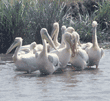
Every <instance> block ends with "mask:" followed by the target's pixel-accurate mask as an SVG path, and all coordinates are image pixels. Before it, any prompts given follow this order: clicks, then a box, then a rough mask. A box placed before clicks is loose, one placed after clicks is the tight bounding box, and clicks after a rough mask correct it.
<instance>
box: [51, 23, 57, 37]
mask: <svg viewBox="0 0 110 101" xmlns="http://www.w3.org/2000/svg"><path fill="white" fill-rule="evenodd" d="M58 32H59V23H58V22H55V23H54V24H53V30H52V33H51V38H52V39H53V37H54V35H55V34H56V33H57V34H58Z"/></svg>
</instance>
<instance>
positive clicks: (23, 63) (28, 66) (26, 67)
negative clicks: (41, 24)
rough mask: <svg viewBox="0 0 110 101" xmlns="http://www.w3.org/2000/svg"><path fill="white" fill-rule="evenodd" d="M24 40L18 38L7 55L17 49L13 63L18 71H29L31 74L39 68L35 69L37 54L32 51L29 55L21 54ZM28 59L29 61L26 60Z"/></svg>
mask: <svg viewBox="0 0 110 101" xmlns="http://www.w3.org/2000/svg"><path fill="white" fill-rule="evenodd" d="M22 41H23V39H22V38H21V37H16V38H15V40H14V42H13V43H12V45H11V46H10V47H9V49H8V50H7V52H6V54H8V53H9V52H11V51H12V49H14V48H15V47H17V48H16V50H15V53H14V56H13V61H14V63H15V65H16V67H17V70H18V71H27V72H28V73H31V72H33V71H35V70H37V68H35V66H34V65H36V64H35V62H36V61H35V54H33V53H32V50H30V52H29V53H27V54H19V49H20V47H21V46H22ZM33 48H34V47H33ZM26 59H27V60H26Z"/></svg>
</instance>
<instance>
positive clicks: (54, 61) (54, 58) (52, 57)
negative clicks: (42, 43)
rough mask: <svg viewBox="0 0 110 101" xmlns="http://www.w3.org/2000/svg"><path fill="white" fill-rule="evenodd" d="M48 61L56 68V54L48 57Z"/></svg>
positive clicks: (57, 60)
mask: <svg viewBox="0 0 110 101" xmlns="http://www.w3.org/2000/svg"><path fill="white" fill-rule="evenodd" d="M48 60H49V61H50V62H51V63H52V64H53V65H54V66H55V67H56V66H58V64H59V58H58V56H57V55H56V54H52V55H48Z"/></svg>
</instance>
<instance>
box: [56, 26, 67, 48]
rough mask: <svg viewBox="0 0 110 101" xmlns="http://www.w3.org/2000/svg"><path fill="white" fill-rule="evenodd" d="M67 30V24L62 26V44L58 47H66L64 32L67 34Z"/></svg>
mask: <svg viewBox="0 0 110 101" xmlns="http://www.w3.org/2000/svg"><path fill="white" fill-rule="evenodd" d="M65 31H66V26H65V25H63V26H62V27H61V33H62V38H61V44H60V45H59V46H58V49H60V48H63V47H65V42H64V34H65Z"/></svg>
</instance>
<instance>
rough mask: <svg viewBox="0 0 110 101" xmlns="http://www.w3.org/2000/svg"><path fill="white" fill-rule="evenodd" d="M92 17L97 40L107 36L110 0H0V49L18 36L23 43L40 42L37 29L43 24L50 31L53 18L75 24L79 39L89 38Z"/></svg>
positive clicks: (63, 23)
mask: <svg viewBox="0 0 110 101" xmlns="http://www.w3.org/2000/svg"><path fill="white" fill-rule="evenodd" d="M93 20H96V21H97V22H98V24H99V25H98V40H99V42H103V41H105V40H109V35H110V1H109V0H74V1H73V0H68V1H67V0H6V1H3V0H1V1H0V43H1V47H0V48H1V49H0V50H1V51H0V53H4V52H6V50H7V48H8V47H9V46H10V44H11V43H12V42H13V40H14V38H15V37H17V36H20V37H22V38H23V39H24V40H23V44H29V43H31V42H33V41H36V42H37V43H41V37H40V29H41V28H43V27H45V28H47V29H48V32H49V34H51V30H52V25H53V23H54V22H56V21H57V22H59V24H60V28H61V26H62V25H66V26H67V27H68V26H72V27H74V28H75V30H76V31H77V32H78V33H79V34H80V37H81V41H84V42H87V41H91V33H92V26H91V23H92V21H93ZM60 32H61V31H60ZM60 39H61V34H60V33H59V41H60Z"/></svg>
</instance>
